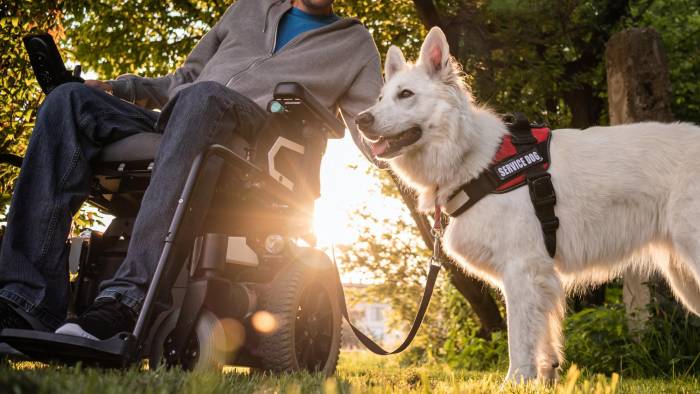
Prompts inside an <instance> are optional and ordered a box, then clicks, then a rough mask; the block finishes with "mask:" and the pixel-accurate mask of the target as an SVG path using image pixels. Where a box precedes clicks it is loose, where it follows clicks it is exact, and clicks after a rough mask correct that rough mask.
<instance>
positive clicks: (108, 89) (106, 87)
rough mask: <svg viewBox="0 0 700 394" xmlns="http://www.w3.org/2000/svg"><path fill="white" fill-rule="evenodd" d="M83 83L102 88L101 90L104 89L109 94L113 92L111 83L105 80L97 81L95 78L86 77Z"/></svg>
mask: <svg viewBox="0 0 700 394" xmlns="http://www.w3.org/2000/svg"><path fill="white" fill-rule="evenodd" d="M85 84H86V85H87V86H90V87H91V88H95V89H99V90H103V91H105V92H107V93H109V94H112V93H113V92H112V85H110V84H108V83H107V82H104V81H98V80H95V79H88V80H87V81H85Z"/></svg>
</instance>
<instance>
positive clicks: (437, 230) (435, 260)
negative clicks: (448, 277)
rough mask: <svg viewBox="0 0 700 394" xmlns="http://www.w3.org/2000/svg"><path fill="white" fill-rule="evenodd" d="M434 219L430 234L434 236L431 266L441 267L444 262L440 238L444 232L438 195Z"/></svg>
mask: <svg viewBox="0 0 700 394" xmlns="http://www.w3.org/2000/svg"><path fill="white" fill-rule="evenodd" d="M433 219H434V223H433V228H431V229H430V235H432V236H433V257H431V258H430V266H431V267H441V266H442V262H440V254H441V253H440V251H441V247H440V238H442V234H443V225H442V207H441V206H440V205H439V204H438V203H437V197H436V198H435V216H434V217H433Z"/></svg>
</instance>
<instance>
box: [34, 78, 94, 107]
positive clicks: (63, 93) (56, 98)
mask: <svg viewBox="0 0 700 394" xmlns="http://www.w3.org/2000/svg"><path fill="white" fill-rule="evenodd" d="M94 93H95V92H94V88H91V87H89V86H87V85H85V84H84V83H80V82H68V83H64V84H61V85H58V86H57V87H56V88H54V90H52V91H51V93H49V94H48V95H47V96H46V99H45V100H44V105H55V104H67V103H70V102H71V99H73V98H76V97H85V96H89V95H92V94H94Z"/></svg>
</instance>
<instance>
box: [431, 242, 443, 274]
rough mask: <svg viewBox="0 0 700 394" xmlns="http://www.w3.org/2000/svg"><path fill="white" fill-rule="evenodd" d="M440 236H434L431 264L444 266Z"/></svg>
mask: <svg viewBox="0 0 700 394" xmlns="http://www.w3.org/2000/svg"><path fill="white" fill-rule="evenodd" d="M440 250H441V248H440V238H439V237H434V238H433V256H432V257H431V258H430V266H431V267H434V266H437V267H442V262H441V261H440Z"/></svg>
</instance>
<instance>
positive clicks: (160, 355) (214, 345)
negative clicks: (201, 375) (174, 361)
mask: <svg viewBox="0 0 700 394" xmlns="http://www.w3.org/2000/svg"><path fill="white" fill-rule="evenodd" d="M176 312H177V311H176ZM176 312H173V313H171V314H170V315H169V316H168V317H167V318H166V319H165V320H164V321H163V323H162V324H161V325H160V327H159V328H158V331H157V332H156V334H155V336H154V337H153V343H152V344H151V352H150V356H149V358H148V365H149V369H156V368H158V367H160V366H162V365H166V364H167V363H166V361H165V357H164V347H165V345H166V343H167V342H169V341H172V337H171V335H170V334H171V333H172V331H173V330H174V329H175V324H176V323H177V316H178V314H179V313H176ZM224 337H225V334H224V328H223V326H222V325H221V322H220V321H219V319H218V318H217V317H216V315H215V314H214V313H213V312H210V311H209V310H207V309H202V310H201V311H200V313H199V318H198V319H197V323H195V327H194V331H193V332H192V334H191V335H190V338H189V340H188V341H187V346H186V348H185V355H184V357H183V360H181V362H180V363H179V364H178V365H177V366H179V367H181V368H182V369H184V370H186V371H193V370H197V371H214V372H220V371H221V370H222V369H223V367H224V365H226V363H227V361H228V360H227V354H226V352H225V351H223V350H222V349H221V348H220V346H218V343H220V342H218V341H221V339H222V338H224ZM168 366H173V365H168Z"/></svg>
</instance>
